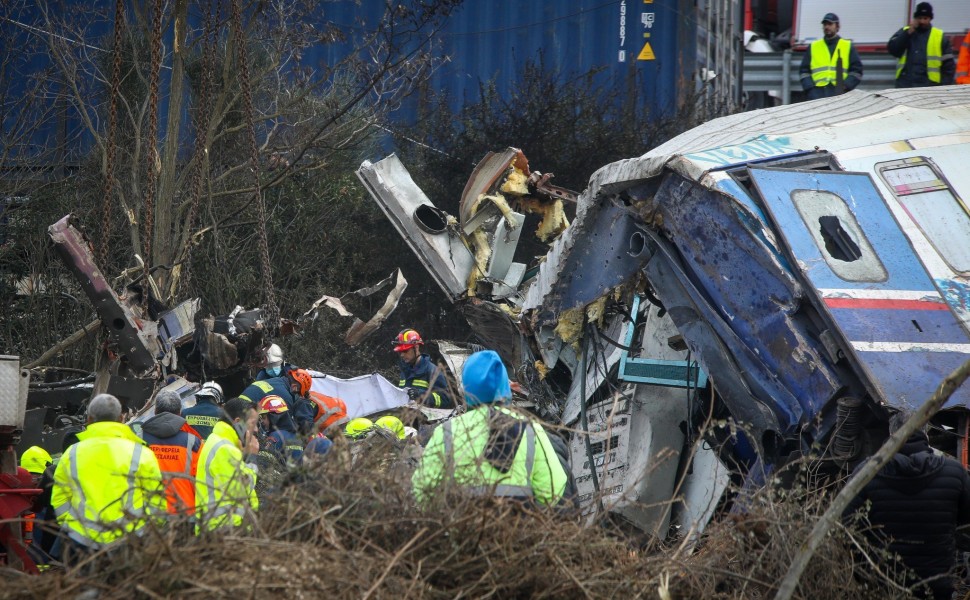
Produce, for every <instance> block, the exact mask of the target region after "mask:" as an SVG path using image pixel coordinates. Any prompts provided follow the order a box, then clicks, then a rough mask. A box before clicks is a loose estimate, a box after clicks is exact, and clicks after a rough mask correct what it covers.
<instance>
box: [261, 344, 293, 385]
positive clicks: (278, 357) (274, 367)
mask: <svg viewBox="0 0 970 600" xmlns="http://www.w3.org/2000/svg"><path fill="white" fill-rule="evenodd" d="M295 368H296V367H294V366H293V365H291V364H290V363H288V362H284V361H283V350H282V349H281V348H280V347H279V346H277V345H276V344H270V345H269V348H267V349H266V366H265V367H263V368H262V369H260V370H259V373H256V381H265V380H267V379H272V378H274V377H283V376H285V375H286V374H287V373H289V372H290V371H291V370H293V369H295Z"/></svg>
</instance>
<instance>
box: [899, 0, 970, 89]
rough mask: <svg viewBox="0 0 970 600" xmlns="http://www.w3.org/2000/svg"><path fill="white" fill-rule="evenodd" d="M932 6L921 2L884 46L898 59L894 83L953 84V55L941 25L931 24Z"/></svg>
mask: <svg viewBox="0 0 970 600" xmlns="http://www.w3.org/2000/svg"><path fill="white" fill-rule="evenodd" d="M932 22H933V6H932V5H930V3H929V2H920V3H919V4H917V5H916V10H915V11H913V20H912V21H910V23H909V25H907V26H906V27H903V28H902V29H900V30H899V31H897V32H896V33H895V34H893V37H891V38H889V43H888V44H886V49H887V50H889V53H890V54H892V55H893V56H895V57H896V58H898V59H899V62H898V63H897V64H896V87H898V88H912V87H926V86H934V85H952V84H953V79H954V74H955V73H956V59H955V57H954V54H953V46H952V44H950V40H949V38H947V37H946V36H945V35H943V30H942V29H937V28H936V27H933V25H932Z"/></svg>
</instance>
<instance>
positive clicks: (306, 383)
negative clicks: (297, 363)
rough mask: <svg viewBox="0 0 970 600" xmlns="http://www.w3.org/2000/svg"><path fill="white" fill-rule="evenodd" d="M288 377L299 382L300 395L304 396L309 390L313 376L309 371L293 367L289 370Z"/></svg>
mask: <svg viewBox="0 0 970 600" xmlns="http://www.w3.org/2000/svg"><path fill="white" fill-rule="evenodd" d="M290 377H291V378H292V379H293V381H295V382H296V383H298V384H300V395H301V396H306V395H307V394H308V393H309V392H310V386H312V385H313V377H312V376H311V375H310V372H309V371H307V370H305V369H293V370H292V371H290Z"/></svg>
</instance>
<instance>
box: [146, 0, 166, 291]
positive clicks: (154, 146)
mask: <svg viewBox="0 0 970 600" xmlns="http://www.w3.org/2000/svg"><path fill="white" fill-rule="evenodd" d="M151 39H152V54H151V72H150V73H149V82H148V104H149V106H148V135H147V136H146V138H145V140H146V143H145V149H146V152H145V163H146V173H145V218H144V223H145V231H144V234H143V236H144V246H145V256H144V264H145V287H144V293H143V294H142V304H143V305H145V304H146V303H147V301H148V293H149V290H150V289H151V282H150V281H149V278H150V277H151V273H150V272H149V267H150V266H151V262H152V236H153V235H154V232H155V181H156V176H157V175H158V167H159V166H160V164H159V160H160V158H159V156H158V79H159V76H160V71H161V70H162V0H155V7H154V8H153V9H152V37H151Z"/></svg>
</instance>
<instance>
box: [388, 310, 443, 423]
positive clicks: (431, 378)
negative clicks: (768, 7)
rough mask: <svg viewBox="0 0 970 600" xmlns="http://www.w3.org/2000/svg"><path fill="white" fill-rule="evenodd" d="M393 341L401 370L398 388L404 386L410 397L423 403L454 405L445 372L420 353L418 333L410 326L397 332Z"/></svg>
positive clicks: (435, 406)
mask: <svg viewBox="0 0 970 600" xmlns="http://www.w3.org/2000/svg"><path fill="white" fill-rule="evenodd" d="M392 344H393V346H394V351H395V352H397V355H398V359H399V361H398V366H399V367H400V369H401V380H400V381H399V382H398V384H397V385H398V387H401V388H404V389H406V390H407V391H408V395H409V396H410V397H411V399H412V400H418V401H420V402H423V403H424V405H425V406H430V407H433V408H454V406H455V403H454V402H453V401H452V399H451V396H450V395H449V394H448V381H447V379H445V374H444V373H443V372H442V371H441V369H439V368H438V367H437V366H435V364H434V363H433V362H431V357H430V356H428V355H427V354H423V353H422V352H421V347H422V346H423V345H424V340H422V339H421V335H420V334H419V333H418V332H417V331H415V330H413V329H405V330H403V331H401V333H399V334H397V337H395V338H394V341H393V342H392Z"/></svg>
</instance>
